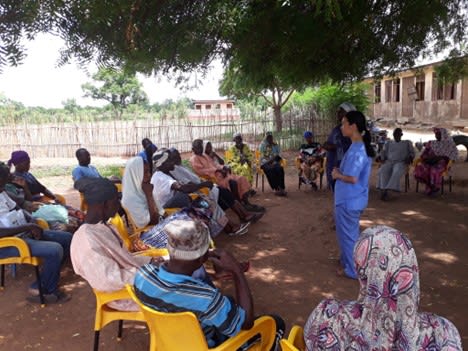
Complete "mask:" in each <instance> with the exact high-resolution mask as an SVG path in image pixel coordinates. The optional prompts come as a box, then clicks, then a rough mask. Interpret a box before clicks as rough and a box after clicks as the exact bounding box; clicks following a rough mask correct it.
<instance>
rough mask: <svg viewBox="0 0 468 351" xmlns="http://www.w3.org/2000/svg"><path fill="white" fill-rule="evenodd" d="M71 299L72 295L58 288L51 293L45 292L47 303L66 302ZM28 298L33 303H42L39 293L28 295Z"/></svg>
mask: <svg viewBox="0 0 468 351" xmlns="http://www.w3.org/2000/svg"><path fill="white" fill-rule="evenodd" d="M70 299H71V295H68V294H67V293H65V292H63V291H60V290H57V291H56V292H53V293H51V294H44V302H45V303H46V304H53V303H65V302H67V301H70ZM26 300H28V301H29V302H32V303H41V298H40V296H39V295H33V296H28V297H27V298H26Z"/></svg>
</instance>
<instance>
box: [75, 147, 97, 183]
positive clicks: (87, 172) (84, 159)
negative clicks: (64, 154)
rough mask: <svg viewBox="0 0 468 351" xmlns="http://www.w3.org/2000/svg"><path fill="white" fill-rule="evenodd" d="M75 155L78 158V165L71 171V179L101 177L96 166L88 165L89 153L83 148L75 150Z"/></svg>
mask: <svg viewBox="0 0 468 351" xmlns="http://www.w3.org/2000/svg"><path fill="white" fill-rule="evenodd" d="M75 156H76V158H77V160H78V164H79V165H78V166H77V167H75V169H74V170H73V171H72V177H73V181H74V182H76V181H77V180H78V179H80V178H83V177H87V178H101V175H100V174H99V171H98V170H97V169H96V167H94V166H92V165H90V163H91V155H90V154H89V152H88V150H86V149H85V148H80V149H78V150H76V152H75Z"/></svg>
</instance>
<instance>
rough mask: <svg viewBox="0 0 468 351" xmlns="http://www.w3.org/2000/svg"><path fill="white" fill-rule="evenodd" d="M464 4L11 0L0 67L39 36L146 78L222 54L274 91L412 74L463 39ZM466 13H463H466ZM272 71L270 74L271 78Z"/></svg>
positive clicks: (0, 14)
mask: <svg viewBox="0 0 468 351" xmlns="http://www.w3.org/2000/svg"><path fill="white" fill-rule="evenodd" d="M466 6H467V2H466V1H461V0H437V1H428V0H411V1H409V0H408V1H402V0H386V1H376V0H327V1H323V0H309V1H303V0H261V1H260V0H217V1H215V0H171V1H167V0H166V1H163V0H161V1H143V0H119V1H111V0H80V1H63V0H42V1H37V0H36V1H34V0H4V1H2V3H1V4H0V66H2V65H5V64H17V63H19V62H20V61H21V59H22V58H23V56H24V48H23V47H22V45H21V40H22V38H23V37H24V36H26V37H28V38H31V37H34V35H35V34H36V33H37V32H38V31H47V32H52V33H56V34H58V35H60V36H61V37H62V38H63V39H64V40H65V42H66V47H65V48H64V50H63V52H62V54H63V55H62V62H67V61H68V60H70V58H72V57H77V58H78V59H79V60H82V61H87V60H96V61H97V62H98V63H99V64H100V65H108V66H114V67H117V66H118V67H121V66H124V67H130V68H132V69H135V70H137V71H140V72H144V73H153V72H155V71H157V72H164V73H166V72H173V71H174V70H178V71H181V72H185V73H188V72H191V71H193V70H195V69H202V70H203V69H205V68H206V67H207V66H208V65H209V63H210V62H211V61H212V60H213V59H214V58H215V57H221V58H222V59H223V60H224V63H225V64H226V66H227V65H228V63H229V62H231V61H233V62H234V63H235V66H236V67H239V68H240V69H241V70H242V72H243V73H244V74H245V75H248V76H251V77H253V80H254V81H255V82H263V83H264V84H265V88H268V85H267V84H266V83H267V82H268V79H267V78H268V76H269V72H274V73H275V76H276V77H277V78H279V79H280V80H281V82H282V83H281V84H282V86H303V85H311V84H313V83H315V82H317V81H322V80H324V79H332V80H334V81H346V80H353V79H357V78H360V77H363V76H365V75H367V74H370V73H372V74H373V75H377V74H378V73H382V71H383V73H387V72H388V70H397V69H401V68H407V67H410V66H412V65H413V63H414V60H415V58H417V57H418V56H419V55H420V54H422V53H425V52H427V51H431V50H434V51H440V50H442V49H444V48H445V47H446V46H447V45H448V44H450V42H455V43H457V42H463V38H464V36H465V35H466V33H465V28H466V25H467V16H466V13H467V12H466ZM463 8H464V9H463ZM265 72H266V73H265Z"/></svg>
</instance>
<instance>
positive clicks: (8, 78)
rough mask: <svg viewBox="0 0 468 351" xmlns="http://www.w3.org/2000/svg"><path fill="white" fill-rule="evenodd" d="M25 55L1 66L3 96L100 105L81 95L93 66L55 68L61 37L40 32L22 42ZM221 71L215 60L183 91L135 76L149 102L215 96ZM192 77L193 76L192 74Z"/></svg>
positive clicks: (42, 102)
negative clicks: (16, 63) (195, 83)
mask: <svg viewBox="0 0 468 351" xmlns="http://www.w3.org/2000/svg"><path fill="white" fill-rule="evenodd" d="M25 46H26V48H27V57H26V59H25V60H24V61H23V63H22V64H21V65H19V66H18V67H3V72H2V73H0V92H1V93H3V94H4V95H5V96H6V97H7V98H9V99H12V100H14V101H19V102H22V103H23V104H24V105H26V106H43V107H62V102H63V101H65V100H67V99H76V101H77V102H78V104H80V105H82V106H86V105H91V106H100V105H102V103H101V102H98V101H95V100H93V99H89V98H83V91H82V89H81V85H82V84H83V83H85V82H88V81H91V78H90V77H89V76H88V75H87V74H86V72H85V68H87V70H88V72H90V73H91V74H92V73H94V72H96V66H94V65H90V66H88V67H81V68H80V67H78V65H77V64H75V63H73V64H68V65H65V66H62V67H57V61H58V58H59V49H60V48H61V47H63V42H62V41H61V39H59V38H57V37H54V36H52V35H50V34H41V35H38V36H37V38H36V39H35V40H34V41H32V42H27V43H26V45H25ZM221 74H222V67H221V64H220V63H219V62H217V63H215V64H214V66H213V69H212V70H211V71H210V74H209V75H208V76H207V77H206V79H203V84H199V85H198V87H197V88H196V89H193V90H189V91H183V90H181V89H180V88H178V87H176V85H175V83H174V82H171V81H168V80H167V79H165V78H164V77H163V78H155V77H149V78H145V77H143V76H139V79H140V81H141V82H142V83H143V87H144V90H145V91H146V93H147V94H148V97H149V99H150V101H151V102H152V103H154V102H162V101H164V100H166V99H173V100H177V99H179V98H182V97H185V96H187V97H189V98H192V99H202V98H203V99H215V98H219V93H218V80H219V79H220V77H221ZM193 79H195V75H194V77H193Z"/></svg>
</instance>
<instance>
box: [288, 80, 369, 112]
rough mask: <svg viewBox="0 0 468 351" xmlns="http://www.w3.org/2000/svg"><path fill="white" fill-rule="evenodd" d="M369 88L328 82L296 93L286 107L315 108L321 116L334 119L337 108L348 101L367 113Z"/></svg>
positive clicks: (363, 85)
mask: <svg viewBox="0 0 468 351" xmlns="http://www.w3.org/2000/svg"><path fill="white" fill-rule="evenodd" d="M368 88H369V87H368V86H367V85H366V84H364V83H350V84H344V85H338V84H333V83H331V82H328V83H324V84H322V85H320V86H318V87H314V88H307V89H305V90H304V91H302V92H296V93H294V94H293V96H292V97H291V99H290V101H289V103H288V105H287V106H286V107H287V108H292V107H296V108H309V107H313V108H314V110H315V111H316V112H317V113H318V115H319V116H322V117H325V118H330V119H331V118H334V116H335V114H336V109H337V107H338V106H339V105H340V104H341V103H342V102H344V101H347V102H351V103H352V104H353V105H354V106H356V108H357V109H358V110H359V111H364V112H365V111H366V110H367V107H368V106H369V98H368V96H367V94H366V92H367V90H368Z"/></svg>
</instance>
